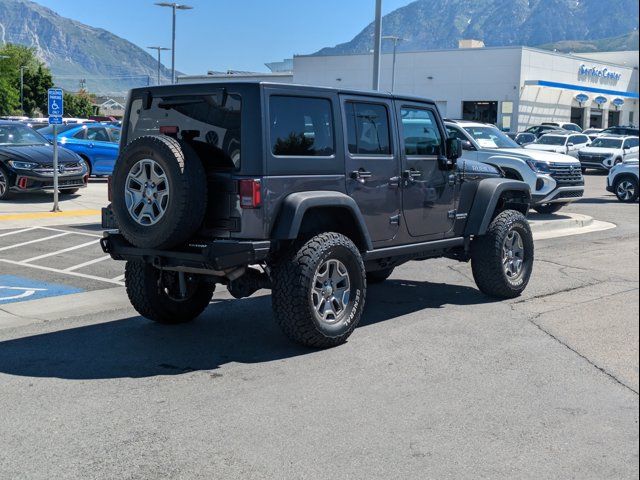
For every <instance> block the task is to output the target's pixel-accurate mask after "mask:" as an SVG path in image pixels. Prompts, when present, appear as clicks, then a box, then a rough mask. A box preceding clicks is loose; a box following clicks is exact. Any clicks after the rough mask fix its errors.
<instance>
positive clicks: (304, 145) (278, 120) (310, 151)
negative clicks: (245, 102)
mask: <svg viewBox="0 0 640 480" xmlns="http://www.w3.org/2000/svg"><path fill="white" fill-rule="evenodd" d="M269 102H270V103H269V112H270V130H271V133H270V135H271V151H272V153H273V154H274V155H278V156H294V157H328V156H331V155H333V153H334V151H335V148H334V139H333V121H332V118H333V117H332V109H331V102H330V101H329V100H327V99H323V98H307V97H286V96H278V95H274V96H272V97H271V98H270V101H269Z"/></svg>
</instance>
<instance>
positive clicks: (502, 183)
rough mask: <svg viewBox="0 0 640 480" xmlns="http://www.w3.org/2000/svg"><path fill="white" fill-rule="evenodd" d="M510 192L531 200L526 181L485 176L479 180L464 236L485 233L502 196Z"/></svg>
mask: <svg viewBox="0 0 640 480" xmlns="http://www.w3.org/2000/svg"><path fill="white" fill-rule="evenodd" d="M508 192H515V193H519V194H521V196H524V197H526V198H527V199H528V201H529V203H530V202H531V189H530V188H529V185H528V184H527V183H525V182H521V181H519V180H509V179H506V178H485V179H484V180H481V181H480V182H478V188H477V189H476V191H475V196H474V198H473V204H472V206H471V209H470V210H469V214H468V217H467V223H466V226H465V230H464V236H471V235H484V234H485V233H486V232H487V229H488V228H489V225H490V224H491V221H492V220H493V217H494V213H495V211H496V207H497V206H498V202H499V201H500V198H502V196H503V195H504V194H505V193H508ZM461 200H462V199H461Z"/></svg>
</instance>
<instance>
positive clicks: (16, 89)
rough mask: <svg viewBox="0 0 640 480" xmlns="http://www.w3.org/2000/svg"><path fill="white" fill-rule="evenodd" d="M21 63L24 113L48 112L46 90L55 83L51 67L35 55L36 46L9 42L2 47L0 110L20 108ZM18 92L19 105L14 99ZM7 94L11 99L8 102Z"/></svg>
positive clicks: (0, 54) (0, 61)
mask: <svg viewBox="0 0 640 480" xmlns="http://www.w3.org/2000/svg"><path fill="white" fill-rule="evenodd" d="M21 67H22V71H23V73H24V75H23V79H24V89H23V92H24V114H25V115H27V116H34V115H35V114H36V113H41V114H44V113H46V111H47V90H48V89H49V88H51V87H52V86H53V78H52V77H51V71H50V70H49V69H48V68H47V67H46V65H45V64H44V63H43V62H42V61H41V60H40V59H38V58H37V57H36V51H35V49H34V48H31V47H25V46H23V45H14V44H10V43H9V44H7V45H5V46H3V47H2V48H0V79H2V81H0V99H2V104H0V111H2V112H3V113H4V114H8V113H18V112H16V110H18V111H19V107H20V70H21ZM16 96H17V98H18V103H17V105H16V104H15V102H14V99H15V98H16ZM5 98H6V99H7V100H8V101H9V103H6V104H5V102H4V100H5Z"/></svg>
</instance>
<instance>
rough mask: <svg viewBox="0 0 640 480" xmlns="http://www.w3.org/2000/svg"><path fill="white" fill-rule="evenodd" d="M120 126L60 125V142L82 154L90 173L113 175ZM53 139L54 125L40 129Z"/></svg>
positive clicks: (101, 124)
mask: <svg viewBox="0 0 640 480" xmlns="http://www.w3.org/2000/svg"><path fill="white" fill-rule="evenodd" d="M120 130H121V129H120V127H117V126H115V125H111V124H106V123H88V124H82V125H78V124H71V125H60V126H58V144H59V145H60V146H63V147H64V148H67V149H69V150H71V151H73V152H75V153H77V154H78V155H80V156H81V157H82V158H83V159H84V160H85V162H87V165H88V167H89V174H90V175H111V174H112V173H113V167H114V166H115V163H116V159H117V158H118V149H119V142H120ZM38 133H40V134H42V135H44V136H45V137H46V138H47V139H49V140H53V127H46V128H43V129H42V130H38Z"/></svg>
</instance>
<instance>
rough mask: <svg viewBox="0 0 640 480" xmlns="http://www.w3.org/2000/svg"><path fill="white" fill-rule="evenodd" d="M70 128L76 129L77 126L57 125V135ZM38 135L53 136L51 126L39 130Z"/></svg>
mask: <svg viewBox="0 0 640 480" xmlns="http://www.w3.org/2000/svg"><path fill="white" fill-rule="evenodd" d="M72 128H78V124H77V123H76V124H69V125H58V135H60V134H61V133H64V132H66V131H68V130H71V129H72ZM38 133H40V134H42V135H53V125H49V126H48V127H44V128H41V129H39V130H38Z"/></svg>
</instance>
